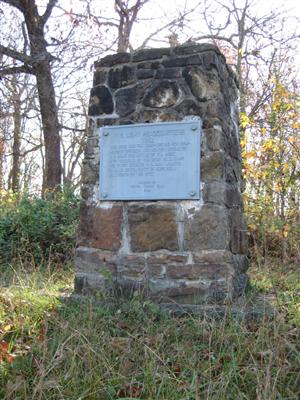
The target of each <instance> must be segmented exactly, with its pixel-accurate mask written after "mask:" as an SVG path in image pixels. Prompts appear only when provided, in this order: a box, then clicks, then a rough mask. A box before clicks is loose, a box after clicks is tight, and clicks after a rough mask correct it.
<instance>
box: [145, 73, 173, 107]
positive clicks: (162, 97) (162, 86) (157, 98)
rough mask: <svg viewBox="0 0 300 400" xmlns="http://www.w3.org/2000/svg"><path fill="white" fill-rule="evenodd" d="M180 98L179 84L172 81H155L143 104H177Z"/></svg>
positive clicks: (154, 105) (160, 105)
mask: <svg viewBox="0 0 300 400" xmlns="http://www.w3.org/2000/svg"><path fill="white" fill-rule="evenodd" d="M178 98H179V90H178V86H177V84H176V83H175V82H172V81H168V80H165V81H160V82H155V83H154V84H153V85H152V87H151V88H150V89H149V90H148V92H147V93H146V95H145V97H144V100H143V104H144V105H145V106H147V107H154V108H162V107H170V106H173V105H174V104H176V102H177V100H178Z"/></svg>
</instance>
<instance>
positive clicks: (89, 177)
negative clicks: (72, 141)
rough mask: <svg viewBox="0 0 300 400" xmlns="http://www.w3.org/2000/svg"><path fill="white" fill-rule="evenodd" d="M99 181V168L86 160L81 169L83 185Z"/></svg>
mask: <svg viewBox="0 0 300 400" xmlns="http://www.w3.org/2000/svg"><path fill="white" fill-rule="evenodd" d="M98 179H99V167H98V164H97V163H93V162H92V161H91V160H84V161H83V164H82V168H81V182H82V183H83V184H93V183H94V184H95V183H96V182H97V181H98Z"/></svg>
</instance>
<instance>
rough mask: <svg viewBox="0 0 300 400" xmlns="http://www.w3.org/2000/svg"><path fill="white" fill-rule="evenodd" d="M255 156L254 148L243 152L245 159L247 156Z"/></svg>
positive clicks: (247, 158)
mask: <svg viewBox="0 0 300 400" xmlns="http://www.w3.org/2000/svg"><path fill="white" fill-rule="evenodd" d="M255 156H256V152H255V151H254V150H251V151H248V152H247V153H244V157H245V158H246V160H249V158H253V157H255Z"/></svg>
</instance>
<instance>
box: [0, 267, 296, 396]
mask: <svg viewBox="0 0 300 400" xmlns="http://www.w3.org/2000/svg"><path fill="white" fill-rule="evenodd" d="M273 268H275V267H274V266H273ZM2 275H4V278H5V276H7V272H5V273H4V272H3V273H2ZM16 275H17V274H16V272H15V273H13V274H12V275H11V276H12V277H13V279H14V281H13V282H12V281H11V282H10V283H9V284H8V286H6V287H5V288H2V295H1V298H0V320H1V333H0V338H1V340H2V342H1V343H2V353H0V354H2V361H1V362H0V372H1V374H2V375H1V381H0V398H3V399H6V400H15V399H22V400H26V399H28V400H29V399H30V400H31V399H40V400H41V399H46V400H52V399H53V400H54V399H74V400H75V399H76V400H79V399H80V400H83V399H90V400H92V399H114V400H115V399H125V398H127V399H129V398H135V399H168V400H177V399H178V400H179V399H180V400H183V399H186V400H188V399H189V400H200V399H201V400H202V399H210V400H213V399H218V400H223V399H224V400H225V399H226V400H231V399H232V400H237V399H256V400H273V399H274V400H275V399H276V400H277V399H285V400H287V399H295V400H296V399H297V400H298V399H299V398H300V353H299V350H300V341H299V339H300V294H299V290H300V281H299V276H298V272H297V269H291V268H290V269H289V270H287V267H285V269H284V270H281V269H280V267H278V266H277V267H276V273H274V272H273V274H272V275H270V274H269V273H268V269H267V268H265V269H264V270H261V271H255V270H253V277H252V278H253V282H254V289H252V293H253V291H267V290H272V291H273V292H274V293H275V294H276V299H277V307H278V310H279V314H278V316H277V317H276V318H275V319H273V320H268V319H267V318H262V320H261V321H259V322H258V321H256V322H255V321H253V322H245V321H240V320H237V319H234V318H232V317H231V316H230V315H227V316H226V318H225V319H223V320H219V321H216V320H211V319H208V318H196V317H193V316H186V317H184V318H183V317H182V318H172V317H170V316H168V315H166V314H163V313H161V312H160V311H159V310H158V308H157V307H156V306H155V305H154V304H151V303H149V302H145V301H141V299H139V298H138V297H136V298H134V299H133V300H132V301H131V303H130V311H128V307H126V308H125V307H123V306H116V307H111V308H105V307H99V306H95V305H94V304H93V303H92V302H89V301H86V302H79V301H73V302H68V303H64V302H62V301H61V300H60V297H59V295H60V290H61V288H64V287H65V286H68V285H70V284H71V281H72V275H71V274H70V273H66V274H64V275H63V276H59V275H58V274H57V275H56V276H53V275H51V274H47V273H44V274H42V273H39V274H37V273H32V274H26V275H24V274H22V273H18V276H17V277H16ZM24 276H26V278H24ZM270 276H272V279H271V278H270ZM283 276H284V279H283ZM1 340H0V341H1ZM3 343H8V347H7V346H6V345H3Z"/></svg>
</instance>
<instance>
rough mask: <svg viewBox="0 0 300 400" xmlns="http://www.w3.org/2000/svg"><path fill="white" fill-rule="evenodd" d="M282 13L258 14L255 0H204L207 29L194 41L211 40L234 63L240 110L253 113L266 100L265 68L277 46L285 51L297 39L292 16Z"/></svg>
mask: <svg viewBox="0 0 300 400" xmlns="http://www.w3.org/2000/svg"><path fill="white" fill-rule="evenodd" d="M285 14H286V13H285V12H284V11H282V10H272V11H268V12H265V13H263V14H262V13H260V10H257V8H256V1H255V0H242V1H240V2H237V1H236V0H223V1H220V2H219V1H205V8H204V11H203V18H204V21H205V27H206V29H207V31H208V32H207V31H205V32H203V33H200V34H199V33H198V34H196V35H195V37H194V40H212V41H213V42H215V43H216V44H217V45H218V46H219V47H220V48H221V50H222V51H223V52H224V53H225V55H226V57H227V59H228V60H227V61H228V62H229V63H230V64H232V65H233V66H234V69H235V71H236V74H237V77H238V80H239V84H240V111H241V112H243V113H245V112H247V114H250V115H251V116H254V114H255V113H256V112H257V111H258V110H259V108H260V107H261V106H262V105H263V104H264V102H265V101H267V100H268V98H269V96H270V95H271V94H270V90H269V85H268V79H269V71H270V69H271V68H272V66H273V62H274V57H275V55H276V52H277V49H278V48H280V49H281V51H285V52H287V53H289V52H290V51H291V50H292V47H293V46H294V47H295V43H296V41H297V38H299V35H298V34H297V32H296V28H295V29H294V30H291V29H290V27H291V26H292V24H291V22H292V17H289V18H287V17H286V15H285ZM216 15H220V16H222V18H216V17H215V16H216ZM286 27H288V28H289V33H287V32H285V30H287V29H285V28H286Z"/></svg>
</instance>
